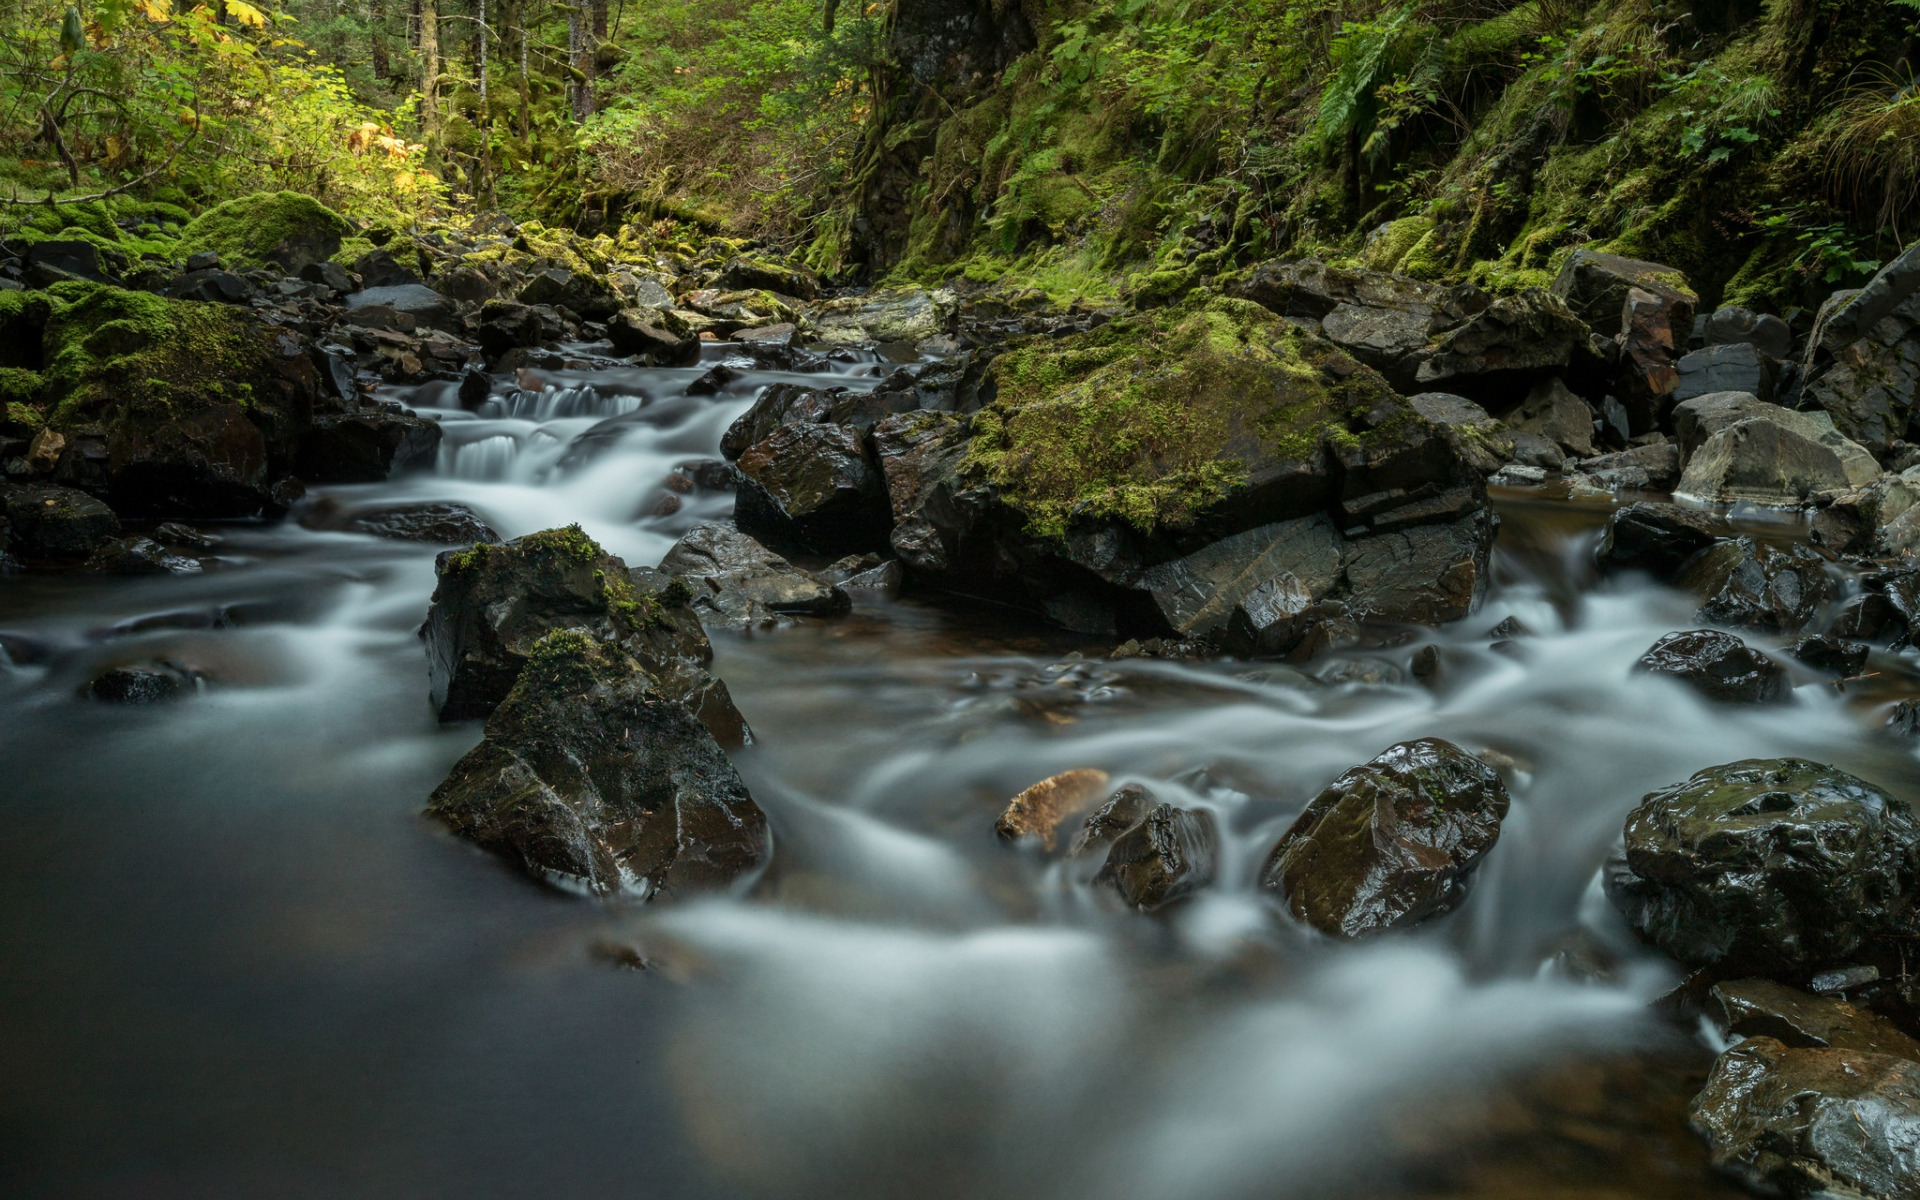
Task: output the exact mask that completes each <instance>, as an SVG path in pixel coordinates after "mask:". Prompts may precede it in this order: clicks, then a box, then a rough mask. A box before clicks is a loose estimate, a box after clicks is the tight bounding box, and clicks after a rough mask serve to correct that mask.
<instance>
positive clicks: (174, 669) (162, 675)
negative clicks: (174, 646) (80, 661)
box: [82, 662, 202, 704]
mask: <svg viewBox="0 0 1920 1200" xmlns="http://www.w3.org/2000/svg"><path fill="white" fill-rule="evenodd" d="M201 679H202V676H201V674H200V672H198V671H195V670H193V669H192V668H191V667H183V666H180V665H179V664H178V663H171V662H156V663H150V664H148V665H146V666H137V667H115V668H114V669H113V670H111V671H106V672H104V673H102V674H100V675H96V676H95V677H94V678H93V680H92V681H91V682H90V683H88V684H87V686H86V687H85V689H83V692H82V694H83V695H85V696H86V697H87V698H88V699H89V700H98V701H101V702H102V703H105V704H162V703H165V702H166V701H169V700H178V699H181V698H182V697H185V696H189V695H191V694H193V693H194V692H195V691H197V690H198V689H199V688H200V686H201Z"/></svg>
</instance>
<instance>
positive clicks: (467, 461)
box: [441, 433, 520, 481]
mask: <svg viewBox="0 0 1920 1200" xmlns="http://www.w3.org/2000/svg"><path fill="white" fill-rule="evenodd" d="M441 453H442V454H443V455H444V456H445V457H446V458H447V459H448V461H447V462H445V463H443V464H442V466H441V470H442V471H444V472H445V473H446V474H448V475H451V476H453V477H454V478H455V479H475V480H483V481H484V480H497V479H505V478H506V477H507V474H508V472H510V471H511V470H512V469H513V460H514V459H516V458H518V457H519V455H520V439H518V438H516V437H513V436H512V435H510V434H505V433H497V434H494V435H493V436H491V437H483V438H481V439H480V440H478V441H474V442H468V443H467V444H466V445H464V446H446V447H443V449H442V451H441Z"/></svg>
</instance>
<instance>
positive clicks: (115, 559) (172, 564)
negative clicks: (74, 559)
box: [87, 537, 201, 575]
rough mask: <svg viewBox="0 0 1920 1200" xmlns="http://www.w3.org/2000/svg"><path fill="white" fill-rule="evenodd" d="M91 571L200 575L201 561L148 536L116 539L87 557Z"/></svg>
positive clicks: (120, 573) (130, 573)
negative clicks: (170, 548)
mask: <svg viewBox="0 0 1920 1200" xmlns="http://www.w3.org/2000/svg"><path fill="white" fill-rule="evenodd" d="M87 570H89V571H99V572H102V573H105V574H110V575H197V574H199V573H200V571H201V566H200V560H199V559H196V558H189V557H187V556H186V555H184V554H175V553H174V552H173V551H171V550H169V549H167V548H166V547H165V546H163V545H161V544H160V543H159V542H156V541H154V540H153V539H152V538H146V537H123V538H115V539H113V540H112V541H110V542H106V543H104V544H103V545H101V546H100V548H99V549H97V550H95V551H94V552H93V554H92V555H91V556H90V557H89V558H88V559H87Z"/></svg>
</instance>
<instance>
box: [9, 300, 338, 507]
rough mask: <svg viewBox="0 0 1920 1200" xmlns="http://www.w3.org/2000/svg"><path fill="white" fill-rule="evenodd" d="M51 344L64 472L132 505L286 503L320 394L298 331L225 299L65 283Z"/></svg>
mask: <svg viewBox="0 0 1920 1200" xmlns="http://www.w3.org/2000/svg"><path fill="white" fill-rule="evenodd" d="M41 353H42V360H43V362H44V363H45V367H44V372H43V373H44V375H45V378H46V381H47V392H46V395H47V397H48V399H47V411H46V423H47V426H48V427H49V428H51V429H54V430H56V431H58V432H59V433H61V434H62V435H63V436H64V437H65V439H66V445H65V451H64V453H63V454H62V456H61V458H60V460H59V463H58V465H57V468H56V471H55V478H56V479H58V480H59V481H61V482H63V483H68V484H71V485H73V486H75V487H80V488H83V489H85V490H88V491H92V492H95V493H98V494H100V495H103V496H104V497H105V498H106V499H107V500H108V501H109V502H110V503H112V505H113V506H114V508H115V509H116V510H118V511H119V512H121V513H124V514H128V515H132V516H185V517H245V516H253V515H256V514H259V513H262V512H271V511H276V510H278V509H280V508H283V507H284V501H285V495H284V494H283V493H282V492H281V491H280V490H279V485H281V484H282V483H283V482H284V481H285V480H286V479H287V477H288V475H289V474H290V473H291V471H292V470H293V466H294V461H295V459H296V457H297V455H298V451H299V444H300V441H301V439H302V438H303V437H304V436H305V435H306V433H307V431H308V430H309V429H310V428H311V426H312V421H313V411H314V407H315V405H316V403H317V402H318V401H319V396H320V384H319V378H318V375H317V373H316V372H315V370H314V366H313V363H312V360H311V359H310V357H309V356H308V354H307V353H306V349H305V347H303V346H302V345H301V343H300V341H299V339H298V338H297V337H295V336H294V335H293V334H292V333H290V332H288V331H287V330H284V329H276V328H273V327H270V326H265V325H262V324H261V323H260V322H259V320H258V319H257V318H256V317H255V316H254V315H253V314H252V313H250V312H248V311H246V310H244V309H237V308H233V307H230V306H228V305H224V304H203V303H198V302H195V301H189V300H167V299H163V298H161V297H159V296H154V295H151V294H149V293H146V292H133V291H124V290H122V289H119V288H112V287H104V286H99V285H93V284H61V285H58V286H56V287H55V288H54V289H53V290H52V291H51V292H50V293H49V304H48V311H47V314H46V318H45V323H44V326H43V327H42V329H41Z"/></svg>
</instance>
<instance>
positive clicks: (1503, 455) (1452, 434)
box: [1407, 392, 1561, 475]
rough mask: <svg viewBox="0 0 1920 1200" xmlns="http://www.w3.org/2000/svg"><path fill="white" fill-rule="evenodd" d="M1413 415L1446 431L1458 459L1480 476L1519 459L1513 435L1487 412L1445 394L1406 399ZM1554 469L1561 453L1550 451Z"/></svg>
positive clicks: (1423, 395)
mask: <svg viewBox="0 0 1920 1200" xmlns="http://www.w3.org/2000/svg"><path fill="white" fill-rule="evenodd" d="M1407 403H1408V405H1410V406H1411V407H1412V408H1413V411H1415V412H1417V413H1419V414H1420V415H1421V416H1423V417H1425V418H1426V419H1427V420H1429V421H1432V422H1433V423H1434V424H1435V425H1438V426H1440V428H1441V429H1443V430H1445V431H1446V434H1447V436H1448V437H1449V438H1450V439H1451V440H1452V441H1453V443H1454V448H1455V449H1456V450H1457V451H1458V452H1459V454H1460V457H1461V458H1463V459H1465V460H1466V461H1467V462H1468V463H1470V464H1472V466H1473V469H1474V470H1476V471H1478V472H1480V473H1481V474H1482V475H1491V474H1493V473H1494V472H1496V471H1498V470H1499V469H1500V468H1501V467H1503V466H1505V465H1506V464H1507V463H1508V462H1509V461H1511V460H1513V459H1515V458H1516V457H1517V456H1518V449H1517V446H1516V442H1515V438H1514V435H1513V433H1512V432H1511V431H1510V430H1508V429H1507V428H1506V426H1505V425H1504V424H1503V423H1502V422H1500V421H1496V420H1494V418H1493V417H1492V415H1491V414H1489V413H1488V412H1487V410H1486V409H1484V408H1481V407H1480V406H1479V405H1478V404H1475V403H1474V402H1473V401H1471V400H1469V399H1467V398H1466V397H1465V396H1455V395H1452V394H1451V393H1448V392H1421V393H1419V394H1418V395H1414V396H1409V397H1407ZM1553 455H1554V463H1553V465H1554V466H1556V467H1557V466H1558V465H1559V458H1560V457H1561V456H1560V451H1559V448H1558V447H1553Z"/></svg>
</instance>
